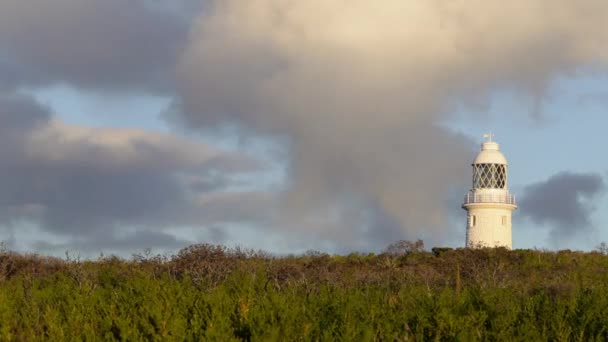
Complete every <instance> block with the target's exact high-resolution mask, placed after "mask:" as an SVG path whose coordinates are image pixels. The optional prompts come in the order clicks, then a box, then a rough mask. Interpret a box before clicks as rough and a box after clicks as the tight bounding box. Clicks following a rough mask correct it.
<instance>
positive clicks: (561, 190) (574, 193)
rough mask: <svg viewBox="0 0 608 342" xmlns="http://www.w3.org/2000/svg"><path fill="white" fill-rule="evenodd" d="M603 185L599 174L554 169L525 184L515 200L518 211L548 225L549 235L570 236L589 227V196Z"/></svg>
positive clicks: (591, 210)
mask: <svg viewBox="0 0 608 342" xmlns="http://www.w3.org/2000/svg"><path fill="white" fill-rule="evenodd" d="M604 189H605V182H604V179H603V178H602V176H601V175H599V174H594V173H570V172H562V173H558V174H556V175H554V176H552V177H550V178H549V179H547V180H546V181H542V182H538V183H534V184H531V185H528V186H527V187H526V188H525V189H524V194H523V196H521V198H520V200H519V206H520V208H521V215H522V216H523V217H527V218H529V219H531V220H532V221H534V222H535V223H538V224H547V225H548V226H549V227H551V236H552V238H559V237H566V238H568V237H572V236H573V234H575V233H576V232H580V231H583V230H586V229H589V228H590V227H591V225H592V224H591V217H590V216H591V214H592V213H593V209H594V206H593V200H594V199H596V198H597V197H598V196H599V195H600V194H601V193H602V192H603V190H604Z"/></svg>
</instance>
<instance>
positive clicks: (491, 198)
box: [464, 191, 517, 205]
mask: <svg viewBox="0 0 608 342" xmlns="http://www.w3.org/2000/svg"><path fill="white" fill-rule="evenodd" d="M473 203H500V204H511V205H517V203H516V202H515V196H513V195H511V194H510V193H475V192H473V191H469V193H467V194H466V195H465V196H464V205H467V204H473Z"/></svg>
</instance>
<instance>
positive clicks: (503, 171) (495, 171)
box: [473, 164, 507, 189]
mask: <svg viewBox="0 0 608 342" xmlns="http://www.w3.org/2000/svg"><path fill="white" fill-rule="evenodd" d="M506 186H507V168H506V165H501V164H475V165H473V187H474V188H476V189H482V188H486V189H504V188H506Z"/></svg>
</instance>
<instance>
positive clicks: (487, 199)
mask: <svg viewBox="0 0 608 342" xmlns="http://www.w3.org/2000/svg"><path fill="white" fill-rule="evenodd" d="M484 138H485V139H486V141H485V142H484V143H483V144H481V152H479V154H478V155H477V158H475V161H474V162H473V188H472V189H471V190H470V191H469V192H468V193H467V194H466V196H465V198H464V204H463V205H462V208H463V209H465V210H466V211H467V213H468V215H467V234H466V246H467V248H478V247H506V248H509V249H511V248H512V247H513V244H512V233H511V228H512V226H511V215H512V213H513V211H514V210H515V209H517V204H516V203H515V197H514V196H513V195H512V194H510V193H509V189H508V181H507V180H508V177H507V176H508V164H507V159H506V158H505V156H504V155H503V154H502V153H501V152H500V148H499V145H498V144H497V143H496V142H494V141H493V139H492V135H491V134H486V135H484Z"/></svg>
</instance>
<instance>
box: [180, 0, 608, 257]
mask: <svg viewBox="0 0 608 342" xmlns="http://www.w3.org/2000/svg"><path fill="white" fill-rule="evenodd" d="M607 20H608V4H607V3H605V2H601V1H590V0H586V1H577V2H571V1H557V2H556V1H545V0H538V1H525V2H515V3H508V4H507V3H504V2H496V1H472V0H471V1H439V0H437V1H422V2H421V1H401V0H384V1H375V2H370V1H365V0H355V1H348V2H344V1H327V0H311V1H285V0H258V1H253V2H246V3H244V2H243V1H238V0H221V1H214V2H212V5H211V6H210V7H209V9H208V10H207V11H205V12H203V13H202V15H201V16H200V17H199V18H198V19H197V21H196V23H195V26H194V29H193V30H192V32H191V35H190V44H189V45H188V47H187V49H186V50H185V52H184V54H183V55H182V56H181V59H180V61H179V65H178V68H177V89H178V94H179V96H178V98H177V99H176V101H175V104H174V113H173V119H174V120H176V121H178V122H181V123H182V124H183V125H185V126H188V127H190V128H193V129H202V130H211V129H214V128H215V127H218V126H223V125H236V126H238V127H240V128H241V129H242V132H244V133H243V134H244V135H247V134H252V135H263V136H267V137H270V138H272V139H275V141H276V142H277V144H279V145H281V146H283V147H284V148H285V150H286V153H285V155H286V156H287V157H286V159H285V162H286V163H287V164H288V182H287V187H286V189H285V192H284V193H283V198H282V200H281V210H280V212H281V214H282V216H283V217H282V219H283V222H282V225H281V226H282V227H285V230H284V232H302V231H309V232H312V233H314V234H315V236H316V237H317V238H318V239H320V240H327V241H331V242H334V243H335V244H338V245H341V246H345V245H353V246H357V245H361V244H367V243H373V242H372V241H370V240H369V237H370V235H369V234H368V233H366V231H371V232H374V231H375V232H377V233H378V234H376V235H375V236H376V237H378V240H379V241H383V240H385V239H386V238H391V239H394V238H396V237H401V238H410V239H415V238H417V237H419V236H422V235H424V234H431V235H433V236H435V237H441V236H445V233H446V228H445V227H447V226H448V224H447V217H448V214H447V212H448V209H447V207H446V206H445V205H444V201H442V199H444V198H446V197H447V196H448V194H449V192H450V191H452V190H453V188H462V187H465V186H466V183H467V181H468V178H469V175H468V172H469V170H468V164H469V161H470V158H471V156H472V155H473V153H474V148H473V144H472V143H471V142H470V141H469V140H468V139H467V138H465V137H463V136H461V135H457V134H452V133H450V132H448V131H446V129H444V128H442V127H441V126H440V125H438V123H439V122H441V121H442V120H444V119H445V118H446V117H447V116H448V115H449V114H450V113H451V112H452V111H453V110H454V109H456V108H458V109H462V108H463V107H464V108H466V107H467V106H479V104H480V103H487V102H488V101H490V97H491V95H492V94H494V93H495V92H496V91H499V90H508V91H513V92H514V93H515V94H517V95H520V96H521V97H522V99H524V100H525V101H526V102H527V101H528V100H529V98H535V97H539V96H542V94H543V92H544V91H545V89H546V87H547V86H548V85H549V84H550V83H551V81H552V80H553V79H554V78H556V77H558V76H563V75H573V74H576V73H578V72H579V70H583V69H584V68H587V70H589V68H590V66H593V67H596V68H604V67H605V66H606V62H607V61H608V49H606V46H608V32H607V31H606V30H605V29H604V27H605V22H606V21H607ZM452 205H453V204H452ZM385 223H390V224H388V225H387V224H385ZM379 226H386V227H388V228H386V229H384V230H383V229H379V230H377V231H376V230H374V229H375V227H379ZM383 232H384V233H383ZM379 235H383V236H379Z"/></svg>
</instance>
